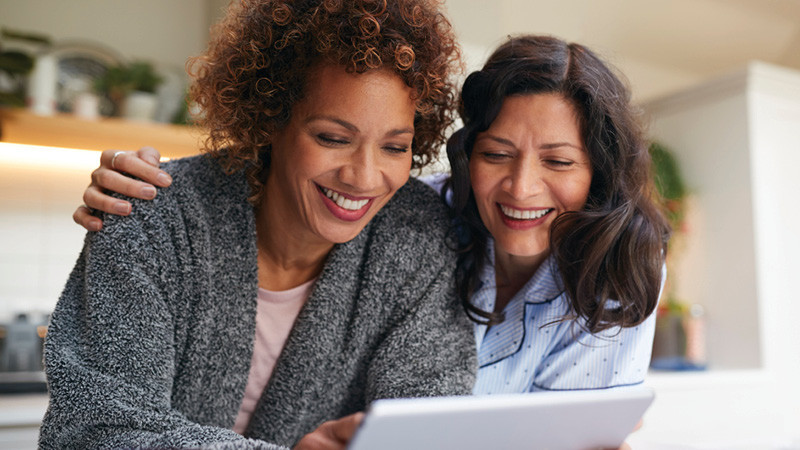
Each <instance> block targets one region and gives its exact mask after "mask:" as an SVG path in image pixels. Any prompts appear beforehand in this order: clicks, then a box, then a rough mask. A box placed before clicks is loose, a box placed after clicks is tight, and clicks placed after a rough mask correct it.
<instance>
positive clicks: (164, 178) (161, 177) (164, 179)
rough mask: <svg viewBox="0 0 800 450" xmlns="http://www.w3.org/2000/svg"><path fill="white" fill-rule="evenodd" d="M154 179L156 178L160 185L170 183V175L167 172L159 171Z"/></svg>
mask: <svg viewBox="0 0 800 450" xmlns="http://www.w3.org/2000/svg"><path fill="white" fill-rule="evenodd" d="M156 180H158V184H160V185H161V186H167V185H169V184H171V183H172V177H171V176H169V174H167V173H163V172H162V173H160V174H158V176H156Z"/></svg>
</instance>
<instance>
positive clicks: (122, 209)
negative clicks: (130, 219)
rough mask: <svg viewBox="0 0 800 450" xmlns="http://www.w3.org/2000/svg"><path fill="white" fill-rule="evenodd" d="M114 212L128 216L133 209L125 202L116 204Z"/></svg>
mask: <svg viewBox="0 0 800 450" xmlns="http://www.w3.org/2000/svg"><path fill="white" fill-rule="evenodd" d="M114 212H116V213H117V214H122V215H127V214H130V212H131V207H130V205H128V204H127V203H125V202H117V203H114Z"/></svg>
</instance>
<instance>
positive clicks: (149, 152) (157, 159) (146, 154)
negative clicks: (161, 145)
mask: <svg viewBox="0 0 800 450" xmlns="http://www.w3.org/2000/svg"><path fill="white" fill-rule="evenodd" d="M136 154H137V155H138V156H139V158H141V159H142V160H143V161H146V162H147V163H149V164H150V165H151V166H153V167H158V166H159V165H160V164H161V153H159V152H158V150H156V149H154V148H153V147H142V148H140V149H139V150H136Z"/></svg>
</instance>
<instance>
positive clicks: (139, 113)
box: [122, 91, 158, 122]
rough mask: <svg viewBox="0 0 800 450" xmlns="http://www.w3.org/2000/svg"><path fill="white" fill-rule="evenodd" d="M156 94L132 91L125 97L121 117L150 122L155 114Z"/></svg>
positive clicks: (156, 105) (156, 106)
mask: <svg viewBox="0 0 800 450" xmlns="http://www.w3.org/2000/svg"><path fill="white" fill-rule="evenodd" d="M157 108H158V96H156V94H152V93H149V92H141V91H133V92H131V93H130V94H128V96H127V97H126V98H125V103H124V104H123V106H122V117H124V118H126V119H130V120H139V121H146V122H150V121H152V120H153V118H154V117H155V115H156V109H157Z"/></svg>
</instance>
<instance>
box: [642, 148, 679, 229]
mask: <svg viewBox="0 0 800 450" xmlns="http://www.w3.org/2000/svg"><path fill="white" fill-rule="evenodd" d="M650 158H651V160H652V164H653V174H654V178H655V185H656V190H657V191H658V193H659V195H660V196H661V198H662V199H663V200H664V206H665V209H666V213H667V219H668V220H669V222H670V225H672V228H673V230H675V231H676V232H679V231H681V230H682V229H683V221H684V218H685V216H686V195H687V194H688V191H687V189H686V183H684V181H683V177H682V176H681V171H680V167H679V166H678V161H677V160H676V159H675V157H674V156H673V155H672V152H670V151H669V149H667V147H665V146H664V145H662V144H660V143H658V142H653V143H652V144H651V145H650Z"/></svg>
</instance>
